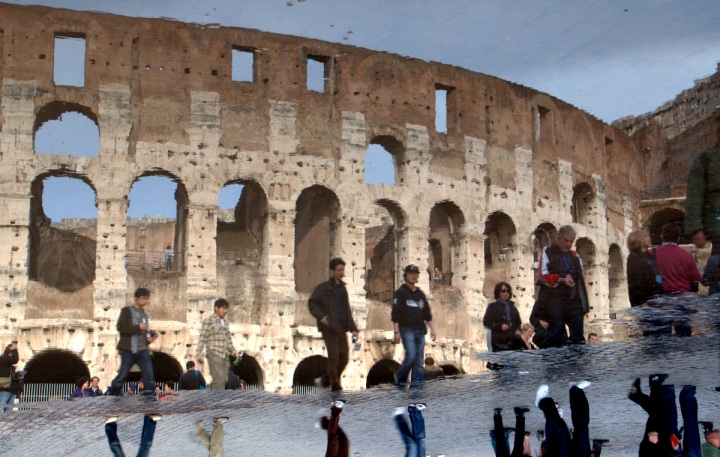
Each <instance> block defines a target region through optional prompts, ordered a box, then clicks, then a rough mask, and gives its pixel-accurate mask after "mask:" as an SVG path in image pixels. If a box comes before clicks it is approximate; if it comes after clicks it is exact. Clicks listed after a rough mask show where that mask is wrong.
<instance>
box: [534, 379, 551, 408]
mask: <svg viewBox="0 0 720 457" xmlns="http://www.w3.org/2000/svg"><path fill="white" fill-rule="evenodd" d="M548 394H550V386H548V385H547V384H540V387H538V390H537V393H536V394H535V406H537V407H540V400H542V399H543V398H545V397H547V396H548Z"/></svg>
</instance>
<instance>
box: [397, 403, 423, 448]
mask: <svg viewBox="0 0 720 457" xmlns="http://www.w3.org/2000/svg"><path fill="white" fill-rule="evenodd" d="M408 415H409V416H410V423H411V424H412V431H411V430H410V427H408V423H407V421H406V420H405V418H404V417H403V416H402V414H398V415H397V416H395V424H396V425H397V428H398V430H400V436H401V437H402V440H403V443H405V457H425V455H426V454H425V419H423V416H422V413H421V412H420V411H418V410H417V408H415V407H413V406H408Z"/></svg>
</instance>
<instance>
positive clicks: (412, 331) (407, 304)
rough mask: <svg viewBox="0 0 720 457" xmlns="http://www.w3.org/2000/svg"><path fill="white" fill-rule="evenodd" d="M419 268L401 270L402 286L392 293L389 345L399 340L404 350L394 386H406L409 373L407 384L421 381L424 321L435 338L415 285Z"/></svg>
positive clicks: (424, 301)
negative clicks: (403, 282) (391, 332)
mask: <svg viewBox="0 0 720 457" xmlns="http://www.w3.org/2000/svg"><path fill="white" fill-rule="evenodd" d="M419 276H420V268H418V266H417V265H412V264H411V265H408V266H406V267H405V270H404V274H403V278H404V279H405V284H403V285H402V286H400V288H399V289H398V290H396V291H395V295H394V296H393V304H392V311H391V316H390V317H391V319H392V321H393V327H394V329H395V338H394V340H393V342H394V343H395V344H398V343H399V342H400V340H401V339H402V344H403V348H404V349H405V360H403V363H402V365H400V368H399V369H398V371H397V384H398V385H400V386H402V385H405V384H406V383H407V380H408V374H410V370H412V378H411V382H412V384H413V385H418V384H421V383H422V382H423V381H425V368H424V366H423V362H424V361H425V334H426V333H427V328H426V327H425V322H427V325H429V326H430V336H431V337H432V339H433V341H435V339H436V338H437V335H436V334H435V327H434V326H433V323H432V313H431V312H430V303H428V301H427V298H426V297H425V294H424V293H423V291H422V290H420V288H419V287H417V286H416V284H417V283H418V277H419Z"/></svg>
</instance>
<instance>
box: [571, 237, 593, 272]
mask: <svg viewBox="0 0 720 457" xmlns="http://www.w3.org/2000/svg"><path fill="white" fill-rule="evenodd" d="M575 251H576V252H577V254H578V255H579V256H580V258H581V259H582V261H583V266H584V267H585V269H586V270H587V269H588V268H589V267H591V266H593V265H595V256H596V254H597V251H596V249H595V243H593V242H592V240H590V238H578V239H577V240H576V241H575Z"/></svg>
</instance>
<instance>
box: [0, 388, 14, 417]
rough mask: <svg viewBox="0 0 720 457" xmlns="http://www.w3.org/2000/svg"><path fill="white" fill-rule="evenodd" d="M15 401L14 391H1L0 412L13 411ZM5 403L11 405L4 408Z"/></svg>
mask: <svg viewBox="0 0 720 457" xmlns="http://www.w3.org/2000/svg"><path fill="white" fill-rule="evenodd" d="M14 403H15V394H14V393H12V392H5V391H0V412H3V411H12V410H13V406H12V405H13V404H14ZM4 405H11V406H7V407H5V408H3V406H4Z"/></svg>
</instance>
